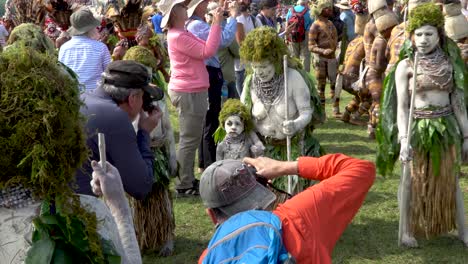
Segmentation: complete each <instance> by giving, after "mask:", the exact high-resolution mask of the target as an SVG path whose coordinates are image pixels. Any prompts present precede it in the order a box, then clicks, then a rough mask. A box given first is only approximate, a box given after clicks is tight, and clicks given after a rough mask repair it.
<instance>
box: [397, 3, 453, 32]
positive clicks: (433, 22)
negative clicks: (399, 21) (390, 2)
mask: <svg viewBox="0 0 468 264" xmlns="http://www.w3.org/2000/svg"><path fill="white" fill-rule="evenodd" d="M425 25H429V26H433V27H436V28H438V29H443V28H444V14H443V13H442V11H441V10H440V8H439V7H438V6H437V5H435V4H432V3H427V4H422V5H419V6H417V7H415V8H414V9H413V10H411V12H410V14H409V19H408V26H407V27H406V31H408V32H409V33H413V32H414V31H415V30H416V29H417V28H420V27H422V26H425Z"/></svg>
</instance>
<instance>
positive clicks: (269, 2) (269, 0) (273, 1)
mask: <svg viewBox="0 0 468 264" xmlns="http://www.w3.org/2000/svg"><path fill="white" fill-rule="evenodd" d="M277 5H278V1H277V0H262V1H260V3H259V4H258V7H259V8H260V10H263V9H268V8H272V7H276V6H277Z"/></svg>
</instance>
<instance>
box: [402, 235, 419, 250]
mask: <svg viewBox="0 0 468 264" xmlns="http://www.w3.org/2000/svg"><path fill="white" fill-rule="evenodd" d="M400 242H401V246H404V247H408V248H416V247H418V241H417V240H416V239H415V238H414V237H412V236H410V235H407V234H404V235H403V237H402V238H401V241H400Z"/></svg>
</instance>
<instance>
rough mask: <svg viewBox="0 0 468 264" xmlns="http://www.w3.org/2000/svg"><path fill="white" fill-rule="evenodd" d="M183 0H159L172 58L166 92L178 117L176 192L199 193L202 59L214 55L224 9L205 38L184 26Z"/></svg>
mask: <svg viewBox="0 0 468 264" xmlns="http://www.w3.org/2000/svg"><path fill="white" fill-rule="evenodd" d="M184 2H185V1H184V0H175V1H173V0H162V1H160V2H159V3H158V8H159V10H161V12H162V13H163V19H162V21H161V27H162V28H168V33H167V42H168V53H169V60H170V62H171V79H170V81H169V85H168V88H169V91H168V93H169V96H170V99H171V102H172V104H173V105H174V106H175V107H176V108H177V112H178V119H179V149H178V151H177V161H178V163H179V164H180V169H179V178H178V179H177V182H176V190H177V193H178V194H188V195H198V184H197V182H196V181H195V177H194V170H193V169H194V162H195V151H196V149H197V146H198V145H199V144H200V140H201V138H202V133H203V122H201V120H203V119H204V117H205V115H206V111H207V109H208V100H207V99H208V88H209V87H210V84H209V75H208V70H207V68H206V66H205V63H204V60H205V59H208V58H210V57H212V56H214V55H215V54H216V52H217V50H218V47H219V44H220V42H221V21H222V20H223V18H222V15H223V11H222V10H221V9H218V10H216V12H215V14H214V16H213V22H212V25H211V28H210V30H209V32H208V36H207V40H206V42H205V41H204V40H202V39H200V38H198V37H196V36H195V35H193V34H192V33H191V32H189V31H187V30H186V29H185V22H186V20H187V7H186V6H185V4H184Z"/></svg>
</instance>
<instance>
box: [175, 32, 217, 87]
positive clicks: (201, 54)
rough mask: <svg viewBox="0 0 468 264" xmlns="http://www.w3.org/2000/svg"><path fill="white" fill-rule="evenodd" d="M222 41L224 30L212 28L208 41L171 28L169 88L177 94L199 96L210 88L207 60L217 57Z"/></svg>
mask: <svg viewBox="0 0 468 264" xmlns="http://www.w3.org/2000/svg"><path fill="white" fill-rule="evenodd" d="M220 41H221V27H220V26H219V25H213V26H212V27H211V30H210V34H209V35H208V39H207V41H206V42H205V41H204V40H201V39H199V38H197V37H196V36H194V35H193V34H192V33H190V32H188V31H185V30H179V29H170V30H169V32H168V34H167V43H168V51H169V60H170V61H171V80H170V81H169V89H170V90H173V91H175V92H182V93H196V92H203V91H206V90H207V89H208V88H209V87H210V84H209V78H208V71H207V70H206V66H205V62H204V60H205V59H208V58H210V57H212V56H213V55H215V54H216V52H217V51H218V47H219V43H220Z"/></svg>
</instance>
